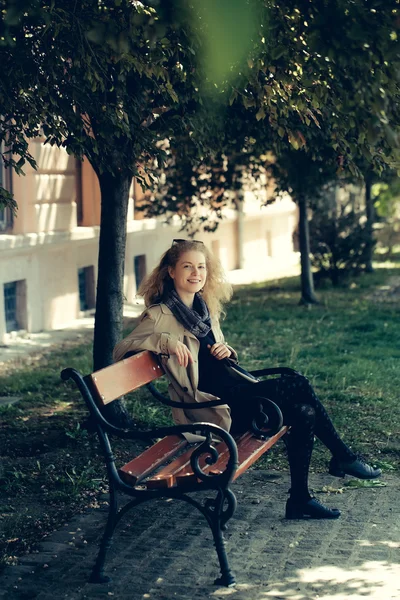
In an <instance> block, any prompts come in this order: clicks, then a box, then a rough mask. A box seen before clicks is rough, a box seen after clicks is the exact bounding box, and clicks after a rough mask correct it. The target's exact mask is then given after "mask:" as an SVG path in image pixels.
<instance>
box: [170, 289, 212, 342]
mask: <svg viewBox="0 0 400 600" xmlns="http://www.w3.org/2000/svg"><path fill="white" fill-rule="evenodd" d="M163 302H164V304H165V305H166V306H168V308H169V309H171V311H172V314H173V315H174V317H175V318H176V319H177V321H179V323H181V325H183V326H184V327H185V328H186V329H187V330H188V331H190V333H193V335H195V336H196V337H197V338H202V337H205V336H206V335H207V334H208V333H209V331H210V329H211V318H210V313H209V310H208V306H207V304H206V303H205V302H204V300H203V297H202V295H201V294H199V293H196V294H195V297H194V302H193V308H189V307H188V306H186V304H184V303H183V302H182V300H181V299H180V297H179V296H178V294H177V292H176V290H175V288H173V289H172V290H170V291H169V292H168V298H166V299H165V300H163Z"/></svg>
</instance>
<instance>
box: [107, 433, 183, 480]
mask: <svg viewBox="0 0 400 600" xmlns="http://www.w3.org/2000/svg"><path fill="white" fill-rule="evenodd" d="M187 445H188V442H187V440H185V438H183V437H182V436H180V435H170V436H168V437H165V438H163V439H162V440H160V441H159V442H157V443H156V444H154V445H153V446H151V447H150V448H147V450H145V451H144V452H142V454H140V455H139V456H137V457H136V458H134V459H133V460H131V461H130V462H129V463H127V464H126V465H124V466H123V467H121V468H120V469H118V472H119V474H120V476H121V479H122V480H123V481H125V483H128V484H129V485H135V484H137V483H139V482H140V481H141V480H143V479H144V478H145V477H147V476H148V475H150V473H152V472H153V471H155V470H156V469H157V468H158V467H159V466H161V465H162V464H163V463H164V462H165V461H166V460H169V459H170V458H172V457H173V456H174V455H175V454H176V453H177V452H179V451H180V450H183V448H185V446H187Z"/></svg>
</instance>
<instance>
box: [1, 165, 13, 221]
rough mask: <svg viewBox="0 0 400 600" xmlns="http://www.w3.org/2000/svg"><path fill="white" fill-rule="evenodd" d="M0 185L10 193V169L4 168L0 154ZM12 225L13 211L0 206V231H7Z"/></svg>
mask: <svg viewBox="0 0 400 600" xmlns="http://www.w3.org/2000/svg"><path fill="white" fill-rule="evenodd" d="M0 187H2V188H4V189H5V190H7V191H8V192H10V193H11V194H12V192H13V189H12V169H11V168H8V169H6V168H5V166H4V162H3V157H2V156H1V155H0ZM12 226H13V213H12V211H11V210H10V209H9V208H4V207H1V206H0V232H4V231H9V230H10V229H12Z"/></svg>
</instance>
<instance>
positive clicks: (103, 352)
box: [93, 173, 132, 427]
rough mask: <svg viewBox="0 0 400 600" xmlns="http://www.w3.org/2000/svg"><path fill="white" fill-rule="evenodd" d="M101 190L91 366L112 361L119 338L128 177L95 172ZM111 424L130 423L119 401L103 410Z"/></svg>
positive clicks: (121, 313) (122, 294)
mask: <svg viewBox="0 0 400 600" xmlns="http://www.w3.org/2000/svg"><path fill="white" fill-rule="evenodd" d="M98 178H99V183H100V190H101V223H100V240H99V261H98V277H97V297H96V317H95V325H94V343H93V368H94V370H95V371H97V370H99V369H102V368H104V367H107V366H108V365H110V364H112V362H113V358H112V353H113V349H114V346H115V345H116V343H117V342H119V340H120V339H121V336H122V328H123V306H124V289H123V285H124V266H125V247H126V225H127V212H128V200H129V188H130V185H131V181H132V178H131V177H127V176H120V177H119V176H118V175H112V174H110V173H101V174H98ZM104 413H105V416H107V418H109V419H110V420H111V421H112V422H113V423H114V424H115V425H118V426H120V427H126V426H128V425H129V424H131V423H132V421H131V419H130V417H129V414H128V412H127V410H126V408H125V405H124V403H123V401H116V402H113V403H112V404H110V405H107V406H106V407H105V409H104Z"/></svg>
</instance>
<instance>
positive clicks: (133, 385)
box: [89, 351, 164, 405]
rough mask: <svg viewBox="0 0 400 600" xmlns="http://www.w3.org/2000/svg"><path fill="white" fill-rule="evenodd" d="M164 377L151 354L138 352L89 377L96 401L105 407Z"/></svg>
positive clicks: (154, 356) (155, 358)
mask: <svg viewBox="0 0 400 600" xmlns="http://www.w3.org/2000/svg"><path fill="white" fill-rule="evenodd" d="M162 375H164V369H163V368H162V366H161V365H160V363H159V362H158V359H157V357H156V355H155V354H153V353H152V352H148V351H145V352H139V353H138V354H135V355H133V356H130V357H129V358H125V359H124V360H121V361H119V362H117V363H115V364H113V365H110V366H109V367H105V368H104V369H101V370H100V371H96V372H95V373H92V374H91V375H89V378H90V379H91V381H92V385H93V387H94V389H95V391H96V392H97V395H98V398H97V399H98V401H99V402H100V403H101V404H103V405H105V404H109V403H110V402H112V401H113V400H116V399H117V398H120V397H121V396H123V395H124V394H128V393H129V392H133V391H134V390H136V389H138V388H140V387H142V386H143V385H145V384H146V383H150V382H151V381H154V380H155V379H158V378H159V377H161V376H162Z"/></svg>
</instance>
